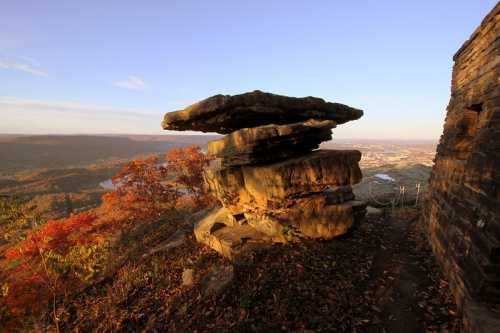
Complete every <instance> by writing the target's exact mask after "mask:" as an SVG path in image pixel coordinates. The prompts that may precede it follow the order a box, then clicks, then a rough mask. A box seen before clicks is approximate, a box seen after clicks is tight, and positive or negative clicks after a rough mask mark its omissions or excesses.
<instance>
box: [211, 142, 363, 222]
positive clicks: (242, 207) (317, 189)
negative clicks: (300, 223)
mask: <svg viewBox="0 0 500 333" xmlns="http://www.w3.org/2000/svg"><path fill="white" fill-rule="evenodd" d="M360 159H361V153H360V152H359V151H357V150H316V151H313V152H310V153H308V154H306V155H303V156H300V157H296V158H292V159H288V160H285V161H282V162H277V163H273V164H267V165H257V166H240V167H230V168H220V167H215V166H214V167H212V168H209V169H207V170H206V171H205V180H206V182H207V183H208V185H209V187H210V189H211V190H212V191H213V192H214V194H215V195H216V196H217V198H219V200H220V201H221V203H222V204H223V206H224V207H226V208H227V209H229V210H230V211H231V212H232V213H233V214H237V213H238V212H245V211H249V210H256V209H262V210H266V209H276V208H279V207H284V206H287V205H293V204H294V203H295V201H294V200H295V199H297V198H300V197H302V196H308V195H310V194H312V193H322V192H324V191H325V190H328V189H329V188H332V187H339V186H350V185H351V184H356V183H358V182H359V181H360V180H361V178H362V174H361V170H360V168H359V165H358V162H359V160H360Z"/></svg>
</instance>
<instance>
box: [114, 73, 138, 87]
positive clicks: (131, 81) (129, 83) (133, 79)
mask: <svg viewBox="0 0 500 333" xmlns="http://www.w3.org/2000/svg"><path fill="white" fill-rule="evenodd" d="M113 85H114V86H115V87H120V88H125V89H130V90H144V89H146V83H145V82H144V80H143V79H142V78H140V77H138V76H135V75H130V76H129V77H128V78H127V79H126V80H124V81H115V82H113Z"/></svg>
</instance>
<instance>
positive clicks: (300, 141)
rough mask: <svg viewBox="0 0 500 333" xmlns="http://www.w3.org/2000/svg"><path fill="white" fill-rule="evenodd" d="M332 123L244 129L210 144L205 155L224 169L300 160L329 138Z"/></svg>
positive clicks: (309, 121) (313, 121)
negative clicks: (218, 160) (216, 160)
mask: <svg viewBox="0 0 500 333" xmlns="http://www.w3.org/2000/svg"><path fill="white" fill-rule="evenodd" d="M335 126H336V123H335V122H334V121H333V120H324V121H317V120H308V121H306V122H303V123H295V124H287V125H264V126H259V127H253V128H243V129H240V130H238V131H235V132H233V133H231V134H228V135H226V136H224V137H223V138H222V139H220V140H214V141H210V142H209V144H208V153H209V154H211V155H216V156H218V157H219V158H220V159H221V163H222V165H223V166H225V167H226V166H235V165H254V164H266V163H271V162H275V161H279V160H283V159H285V158H290V157H294V156H300V155H303V154H305V153H308V152H310V151H311V150H313V149H316V148H318V147H319V145H320V143H321V142H323V141H328V140H330V139H331V138H332V131H331V130H332V128H334V127H335Z"/></svg>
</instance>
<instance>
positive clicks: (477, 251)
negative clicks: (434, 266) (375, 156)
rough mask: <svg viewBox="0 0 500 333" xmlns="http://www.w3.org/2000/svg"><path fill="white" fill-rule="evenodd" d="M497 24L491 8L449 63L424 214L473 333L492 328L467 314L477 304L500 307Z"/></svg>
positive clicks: (498, 12)
mask: <svg viewBox="0 0 500 333" xmlns="http://www.w3.org/2000/svg"><path fill="white" fill-rule="evenodd" d="M499 24H500V4H497V5H496V6H495V8H494V9H493V10H492V11H491V12H490V14H488V16H486V18H485V19H484V21H483V22H482V24H481V25H480V26H479V27H478V28H477V30H476V31H475V32H474V33H473V34H472V36H471V37H470V39H469V40H468V41H467V42H465V44H464V45H463V46H462V47H461V48H460V49H459V51H458V52H457V53H456V54H455V56H454V58H453V59H454V61H455V65H454V68H453V77H452V88H451V100H450V102H449V105H448V109H447V115H446V121H445V125H444V132H443V135H442V136H441V140H440V143H439V145H438V148H437V154H436V159H435V164H434V167H433V170H432V174H431V178H430V183H429V197H428V200H427V204H426V210H425V219H426V227H427V228H428V234H429V239H430V242H431V245H432V247H433V250H434V252H435V254H436V256H437V257H438V260H439V261H440V263H441V265H442V268H443V271H444V273H445V275H446V276H447V277H448V279H449V280H450V283H451V287H452V289H453V292H454V294H455V297H456V298H457V302H458V303H459V305H460V306H461V307H462V308H463V310H464V318H465V321H466V326H468V328H467V330H468V331H478V332H482V331H489V329H491V327H490V328H487V326H485V325H488V323H487V321H482V320H480V321H482V323H480V322H479V321H478V319H477V318H475V317H474V316H475V315H473V312H474V310H472V309H475V308H476V307H477V306H478V305H479V306H481V307H482V308H481V309H482V310H481V311H479V312H480V313H482V314H485V315H487V314H488V311H489V309H491V308H492V307H494V306H495V305H494V304H500V85H499V83H500V27H499ZM492 304H493V305H492ZM483 305H484V306H483ZM483 310H484V311H483ZM476 312H477V311H476ZM492 316H493V317H494V316H495V315H494V314H493V313H492ZM496 316H497V317H500V314H496ZM493 317H492V318H493ZM474 318H475V319H474ZM481 325H482V326H481ZM481 327H482V328H481ZM497 329H498V330H500V326H498V327H497Z"/></svg>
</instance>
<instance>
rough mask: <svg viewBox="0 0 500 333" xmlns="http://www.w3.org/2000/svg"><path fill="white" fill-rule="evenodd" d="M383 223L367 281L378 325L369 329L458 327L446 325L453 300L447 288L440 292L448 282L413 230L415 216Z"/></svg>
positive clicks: (404, 330) (452, 312) (409, 331)
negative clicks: (377, 315) (384, 225)
mask: <svg viewBox="0 0 500 333" xmlns="http://www.w3.org/2000/svg"><path fill="white" fill-rule="evenodd" d="M386 222H387V230H386V234H385V236H386V237H385V240H384V241H383V243H382V245H381V249H380V251H378V253H377V254H376V256H375V258H374V263H373V268H372V278H371V283H370V288H374V289H375V294H374V296H375V302H376V307H377V308H378V309H379V311H380V321H381V325H380V326H378V328H377V329H373V328H372V330H370V331H374V332H378V331H382V332H387V333H392V332H394V333H399V332H407V333H412V332H415V333H417V332H426V331H427V332H433V331H438V332H440V331H444V332H449V331H451V330H458V327H453V325H452V327H449V326H450V325H448V324H449V321H450V316H453V315H454V314H455V313H454V311H453V310H450V307H451V308H453V302H452V300H451V299H450V298H449V295H447V293H446V291H447V290H441V292H440V289H443V288H445V287H446V286H447V284H446V281H444V280H441V279H440V278H439V277H438V276H436V272H435V271H434V269H435V267H434V266H435V263H434V262H433V261H432V258H431V255H430V252H429V249H428V248H427V246H426V244H425V240H424V239H422V238H421V236H420V235H419V234H418V233H417V231H416V227H417V216H411V215H410V216H394V217H389V218H387V219H386ZM436 279H438V281H436ZM445 324H446V325H445ZM457 325H458V322H457V323H456V325H455V326H457Z"/></svg>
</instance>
